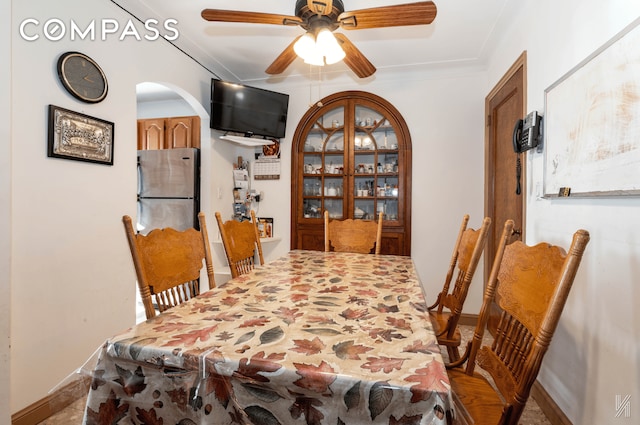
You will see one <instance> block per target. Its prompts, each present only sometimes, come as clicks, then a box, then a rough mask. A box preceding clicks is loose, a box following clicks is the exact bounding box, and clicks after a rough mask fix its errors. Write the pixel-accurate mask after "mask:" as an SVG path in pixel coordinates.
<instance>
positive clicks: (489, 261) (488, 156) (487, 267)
mask: <svg viewBox="0 0 640 425" xmlns="http://www.w3.org/2000/svg"><path fill="white" fill-rule="evenodd" d="M520 68H522V70H523V73H522V79H523V85H522V86H523V88H524V90H523V93H522V110H523V111H526V110H527V51H526V50H525V51H523V52H522V53H521V54H520V56H519V57H518V58H517V59H516V61H515V62H514V63H513V64H512V65H511V67H510V68H509V69H508V70H507V72H506V73H505V74H504V75H503V76H502V78H501V79H500V81H498V83H497V84H496V85H495V86H494V87H493V89H492V90H491V91H490V92H489V94H488V95H487V96H486V97H485V102H484V116H485V126H484V141H485V143H484V167H485V169H484V178H485V189H484V213H485V216H489V215H490V214H491V211H492V208H491V207H490V206H492V205H493V202H494V187H493V181H489V178H488V176H489V171H490V170H491V169H492V168H493V167H494V164H493V160H492V158H493V157H494V156H493V145H492V144H491V125H490V121H489V120H490V118H489V117H490V116H491V100H492V99H493V98H494V97H495V96H496V95H497V93H498V92H499V91H500V90H501V89H502V88H503V87H504V85H505V84H506V83H507V81H509V80H510V79H511V77H513V76H514V75H515V74H516V72H517V71H518V70H519V69H520ZM525 158H526V156H525ZM489 183H491V184H489ZM522 187H523V194H522V235H521V238H522V240H523V241H525V240H526V238H525V233H526V228H527V226H526V219H527V217H526V211H527V208H526V205H527V196H526V193H527V187H528V186H527V161H526V159H525V160H523V161H522ZM493 225H494V226H497V227H498V228H499V229H502V226H503V225H504V223H493ZM484 257H485V258H484V275H485V277H488V276H489V274H490V273H491V267H492V265H493V258H489V256H487V255H485V256H484Z"/></svg>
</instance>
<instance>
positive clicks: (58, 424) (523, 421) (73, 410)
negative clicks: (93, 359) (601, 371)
mask: <svg viewBox="0 0 640 425" xmlns="http://www.w3.org/2000/svg"><path fill="white" fill-rule="evenodd" d="M460 328H461V331H462V340H463V346H464V345H465V341H466V340H467V339H469V338H470V337H471V336H472V335H473V327H471V326H461V327H460ZM446 355H447V354H446V350H443V356H445V358H446ZM85 400H86V398H84V397H83V398H81V399H80V400H78V401H76V402H75V403H73V404H72V405H70V406H69V407H67V408H66V409H64V410H63V411H61V412H59V413H57V414H55V415H53V416H51V417H50V418H48V419H46V420H45V421H43V422H40V424H38V425H80V424H81V423H82V417H83V414H84V405H85ZM520 425H552V424H551V422H550V421H549V419H547V417H546V416H545V415H544V413H543V412H542V410H541V409H540V407H539V406H538V403H536V401H535V400H534V399H533V398H529V401H527V406H526V407H525V410H524V413H523V414H522V417H521V418H520Z"/></svg>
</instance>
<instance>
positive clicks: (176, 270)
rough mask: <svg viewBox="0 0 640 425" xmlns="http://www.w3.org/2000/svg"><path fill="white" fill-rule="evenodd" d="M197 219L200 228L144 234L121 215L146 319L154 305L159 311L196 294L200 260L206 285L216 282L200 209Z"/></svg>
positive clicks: (205, 228) (150, 315)
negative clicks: (205, 276)
mask: <svg viewBox="0 0 640 425" xmlns="http://www.w3.org/2000/svg"><path fill="white" fill-rule="evenodd" d="M198 221H199V223H200V230H196V229H194V228H191V229H187V230H185V231H178V230H175V229H172V228H170V227H167V228H164V229H154V230H152V231H151V232H149V234H147V235H146V236H145V235H142V234H140V233H136V232H135V231H134V230H133V224H132V221H131V217H129V216H128V215H125V216H124V217H122V222H123V223H124V230H125V232H126V235H127V241H128V242H129V248H130V250H131V256H132V257H133V265H134V267H135V269H136V276H137V279H138V289H139V290H140V296H141V297H142V303H143V304H144V311H145V314H146V316H147V319H150V318H152V317H154V316H155V315H156V308H157V310H158V312H160V313H162V312H163V311H165V310H167V309H169V308H171V307H174V306H176V305H178V304H181V303H183V302H185V301H187V300H189V299H191V298H193V297H195V296H197V295H199V294H200V280H199V279H200V271H201V270H202V267H203V263H202V262H203V260H204V263H205V267H206V274H207V278H208V281H209V289H211V288H214V287H215V286H216V283H215V279H214V276H213V264H212V262H211V246H210V245H209V236H208V234H207V224H206V222H205V218H204V213H202V212H201V213H199V214H198Z"/></svg>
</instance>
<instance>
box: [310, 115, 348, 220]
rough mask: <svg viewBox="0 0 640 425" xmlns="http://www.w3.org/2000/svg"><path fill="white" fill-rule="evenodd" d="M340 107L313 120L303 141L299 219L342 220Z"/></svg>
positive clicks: (342, 190)
mask: <svg viewBox="0 0 640 425" xmlns="http://www.w3.org/2000/svg"><path fill="white" fill-rule="evenodd" d="M344 129H345V127H344V107H337V108H334V109H331V110H329V111H327V112H325V113H324V114H323V115H321V116H319V117H318V118H317V120H315V122H314V124H313V127H312V128H311V130H310V131H309V132H308V134H307V137H306V140H305V142H304V173H303V176H304V177H303V216H304V218H321V217H322V214H323V212H324V211H325V210H326V211H329V216H330V217H331V218H343V217H344V205H345V203H344V176H345V173H344V162H345V161H344V157H345V156H344V154H345V132H344Z"/></svg>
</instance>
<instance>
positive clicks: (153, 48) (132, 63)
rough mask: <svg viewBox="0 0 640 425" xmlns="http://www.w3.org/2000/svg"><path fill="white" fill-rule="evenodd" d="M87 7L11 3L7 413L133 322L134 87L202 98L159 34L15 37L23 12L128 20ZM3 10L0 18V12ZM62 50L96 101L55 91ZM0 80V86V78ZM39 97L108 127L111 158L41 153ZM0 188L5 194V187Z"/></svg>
mask: <svg viewBox="0 0 640 425" xmlns="http://www.w3.org/2000/svg"><path fill="white" fill-rule="evenodd" d="M86 4H87V3H86V2H83V1H80V0H64V1H58V2H55V3H53V2H49V1H45V0H37V1H30V2H18V1H13V2H12V5H13V11H12V12H11V15H10V16H12V18H13V19H12V21H13V22H12V25H13V26H12V27H11V33H12V34H13V35H14V37H13V41H12V45H11V47H12V55H11V65H12V71H13V72H12V78H13V81H12V88H13V96H12V102H11V113H12V125H11V136H10V140H11V144H10V149H11V156H10V158H11V165H12V167H13V169H12V174H11V177H12V185H11V191H12V194H13V199H12V201H11V204H10V205H11V217H12V222H11V232H12V239H11V242H12V247H11V253H10V254H11V255H9V256H5V255H2V256H1V257H2V258H3V260H4V259H5V258H11V271H12V275H11V289H12V293H11V305H12V306H17V308H15V307H14V308H12V310H11V337H12V347H11V382H12V384H11V404H10V412H16V411H18V410H20V409H22V408H24V407H26V406H28V405H29V404H31V403H33V402H35V401H37V400H39V399H42V398H43V397H45V396H46V395H47V392H48V391H49V390H50V389H52V388H54V387H55V386H56V385H57V384H58V383H59V382H61V381H62V380H63V379H64V378H65V377H66V376H67V375H68V374H70V373H71V372H73V371H74V370H75V369H76V368H78V367H79V366H81V365H82V364H83V363H84V361H85V360H87V358H89V356H91V354H92V353H93V352H94V350H95V349H97V348H98V347H99V346H100V345H101V344H102V343H103V342H104V340H105V339H106V338H107V337H109V336H110V335H113V334H114V333H117V332H119V331H121V330H123V329H125V328H127V327H129V326H130V325H132V324H133V323H134V322H135V294H136V286H135V275H134V270H133V266H132V263H131V258H130V254H129V252H128V247H127V245H126V239H125V237H124V231H123V227H122V223H121V217H122V215H123V214H129V215H135V213H136V210H135V206H136V204H135V184H136V183H135V182H136V173H135V157H136V156H135V151H136V84H137V83H139V82H142V81H163V82H169V83H172V84H175V85H176V86H180V87H182V88H183V89H184V90H185V91H187V92H188V93H190V94H191V95H192V96H193V97H194V98H195V99H198V100H199V102H200V103H201V104H202V105H203V106H204V107H205V108H207V109H208V104H209V81H210V79H211V77H212V75H211V74H210V73H209V72H207V71H206V70H205V69H204V68H202V67H201V66H200V65H198V64H196V63H195V62H193V61H192V60H190V59H188V58H186V57H185V56H184V55H183V54H182V53H180V52H179V51H178V50H177V49H175V48H173V47H172V46H170V45H169V44H168V43H166V42H165V41H164V40H162V39H159V40H156V41H137V40H135V39H133V38H132V37H129V38H128V39H126V40H124V41H119V40H118V36H117V35H115V36H111V37H107V40H106V41H103V40H101V39H100V37H98V38H97V39H96V40H93V41H91V40H84V41H83V40H76V41H71V40H70V39H69V38H63V39H62V40H60V41H57V42H53V41H50V40H47V39H46V38H45V37H43V36H42V32H41V27H40V28H39V30H40V34H41V37H40V38H39V39H38V40H36V41H25V40H24V39H22V38H21V37H19V36H17V34H19V32H18V31H19V29H18V25H19V24H20V22H22V21H23V20H24V19H25V18H35V19H37V20H39V21H40V22H41V23H44V22H45V21H47V20H48V19H50V18H59V19H61V20H62V21H63V22H65V23H66V24H67V25H69V22H70V21H71V19H73V20H74V21H75V22H76V23H78V24H79V25H81V26H85V25H87V24H88V22H90V21H91V20H92V19H101V18H113V19H118V20H119V21H120V22H122V23H123V24H124V23H126V21H127V20H128V19H130V16H128V15H126V14H125V13H124V12H123V11H122V10H121V9H119V8H118V7H116V6H114V5H113V4H112V3H110V2H95V1H94V2H92V4H91V7H90V8H88V7H87V6H86ZM3 12H4V10H3ZM2 16H3V22H4V21H5V19H4V17H5V16H7V15H5V13H2ZM138 28H139V29H140V28H141V26H140V25H138ZM32 29H33V31H34V32H35V31H36V28H35V27H32ZM141 32H142V33H143V34H144V32H143V31H141ZM68 50H78V51H81V52H84V53H87V54H88V55H89V56H91V57H92V58H94V59H95V60H97V62H98V63H99V64H100V65H101V66H102V67H103V69H104V71H105V73H106V75H107V78H108V80H109V84H110V87H109V94H108V96H107V98H106V100H105V101H103V102H101V103H99V104H95V105H91V104H85V103H81V102H79V101H77V100H75V99H74V98H72V97H71V96H70V95H69V94H67V93H66V91H65V90H64V89H63V88H62V86H61V85H60V83H59V81H58V78H57V75H56V61H57V58H58V56H59V55H60V54H61V53H63V52H65V51H68ZM168 63H170V64H171V66H167V64H168ZM3 64H4V62H3ZM0 81H2V82H3V87H4V85H5V84H6V83H5V81H6V79H4V78H3V79H1V80H0ZM2 99H3V101H2V102H3V103H2V105H3V107H6V105H5V103H4V102H5V100H4V99H5V97H4V96H3V97H2ZM49 104H54V105H57V106H61V107H64V108H67V109H71V110H74V111H78V112H81V113H85V114H88V115H91V116H95V117H98V118H102V119H105V120H108V121H112V122H114V123H115V132H114V135H115V142H114V165H113V166H105V165H98V164H92V163H87V162H79V161H69V160H63V159H57V158H47V156H46V149H47V105H49ZM3 116H6V115H5V114H3ZM2 131H5V128H4V126H3V129H2ZM207 134H209V133H207ZM203 145H204V147H203V156H206V158H204V159H203V162H206V163H207V164H208V167H209V168H211V163H214V162H215V163H219V162H222V161H224V160H223V159H221V158H220V157H219V155H218V153H217V152H216V151H215V149H214V146H215V145H216V142H215V141H211V140H209V138H208V137H205V139H204V140H203ZM3 146H4V145H3ZM4 149H5V148H4V147H3V153H5V152H4ZM220 150H222V151H224V148H222V149H220ZM7 153H8V152H7ZM0 156H2V157H3V158H4V157H5V155H0ZM2 170H3V171H2V172H3V173H4V172H5V171H4V170H5V167H2ZM207 172H211V171H210V170H209V171H207ZM211 175H214V173H213V172H211ZM207 177H208V178H211V176H207ZM2 181H3V182H4V181H5V180H4V179H3V180H2ZM127 188H130V190H129V189H127ZM0 190H1V191H0V194H2V195H4V194H5V193H6V189H5V187H4V185H3V186H2V187H1V188H0ZM208 199H211V197H210V196H208ZM3 205H4V203H3ZM205 207H206V208H207V210H206V211H205V213H206V214H207V216H208V217H212V212H211V211H212V210H213V208H216V207H217V205H216V204H215V203H214V202H211V201H210V205H206V206H205ZM4 215H5V214H4V211H2V212H0V217H2V218H1V219H0V223H3V224H2V225H3V227H4V226H5V223H6V220H5V219H4ZM2 270H3V273H4V270H5V269H4V268H2ZM1 311H3V312H4V311H5V310H4V309H1ZM2 323H3V324H4V323H7V321H5V320H2ZM3 376H4V374H3ZM2 399H4V400H6V398H2ZM0 411H6V410H5V409H0Z"/></svg>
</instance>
